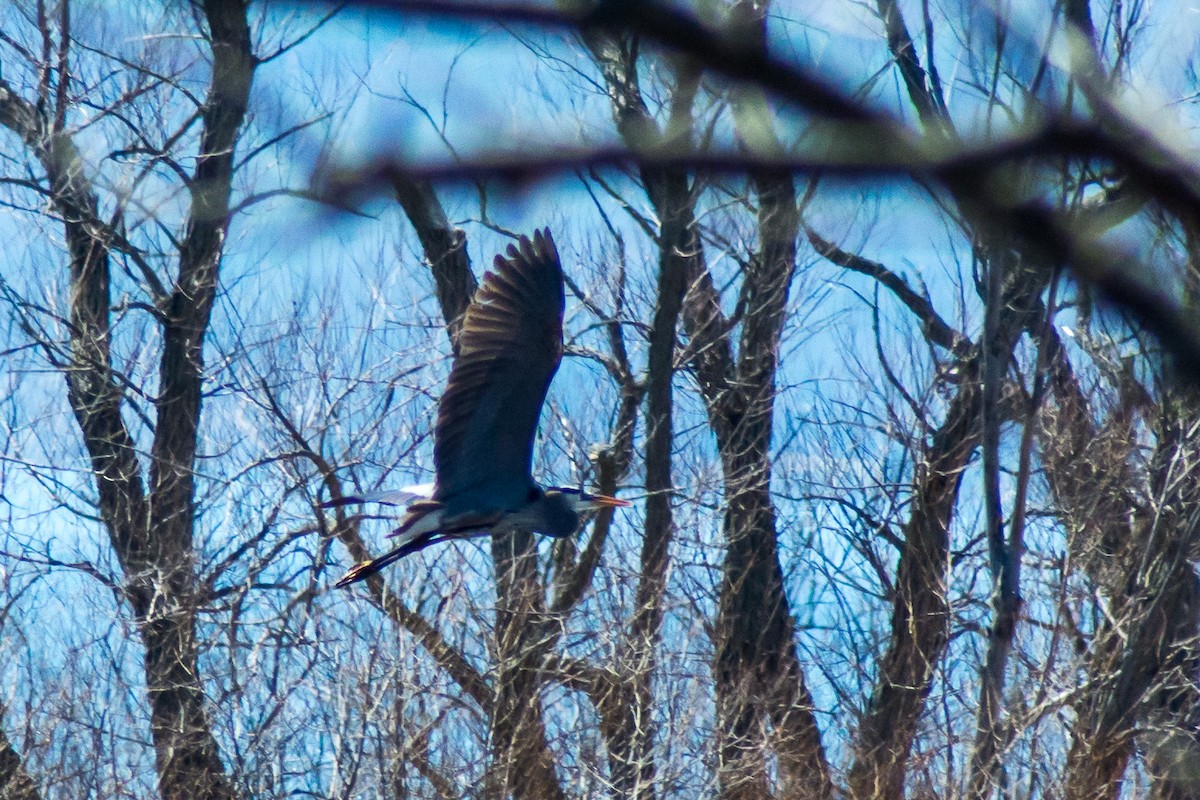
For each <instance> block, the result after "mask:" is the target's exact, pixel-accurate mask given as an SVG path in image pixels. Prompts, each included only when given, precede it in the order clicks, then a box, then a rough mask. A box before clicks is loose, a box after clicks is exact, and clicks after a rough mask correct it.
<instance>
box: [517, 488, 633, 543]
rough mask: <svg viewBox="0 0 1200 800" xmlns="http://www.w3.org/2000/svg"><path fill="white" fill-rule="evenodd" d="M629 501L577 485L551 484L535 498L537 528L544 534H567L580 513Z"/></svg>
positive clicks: (579, 521)
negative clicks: (573, 486) (581, 488)
mask: <svg viewBox="0 0 1200 800" xmlns="http://www.w3.org/2000/svg"><path fill="white" fill-rule="evenodd" d="M627 505H629V502H628V501H626V500H618V499H617V498H615V497H609V496H608V495H604V494H588V493H587V492H585V491H582V490H580V489H564V488H559V487H554V488H551V489H546V490H545V491H544V492H542V493H541V498H540V499H539V500H538V502H537V512H536V513H537V525H538V528H537V532H538V533H543V534H545V535H547V536H570V535H571V534H573V533H575V532H576V531H577V530H579V526H580V525H582V524H583V517H584V515H586V514H589V513H591V512H593V511H599V510H600V509H602V508H620V507H622V506H627Z"/></svg>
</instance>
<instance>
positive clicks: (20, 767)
mask: <svg viewBox="0 0 1200 800" xmlns="http://www.w3.org/2000/svg"><path fill="white" fill-rule="evenodd" d="M0 800H41V794H40V793H39V792H38V789H37V784H35V783H34V782H33V778H32V777H30V775H29V773H28V772H26V771H25V764H24V763H23V762H22V761H21V754H20V753H18V752H17V751H16V750H15V749H14V748H13V746H12V742H10V741H9V740H8V736H7V735H6V734H5V733H4V731H0Z"/></svg>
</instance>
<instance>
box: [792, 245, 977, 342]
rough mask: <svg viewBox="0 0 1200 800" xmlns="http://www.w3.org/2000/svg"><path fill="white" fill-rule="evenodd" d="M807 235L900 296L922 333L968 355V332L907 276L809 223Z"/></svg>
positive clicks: (833, 258) (828, 254)
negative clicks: (844, 245)
mask: <svg viewBox="0 0 1200 800" xmlns="http://www.w3.org/2000/svg"><path fill="white" fill-rule="evenodd" d="M804 232H805V235H806V236H807V237H808V241H809V243H810V244H811V245H812V246H813V249H814V250H816V251H817V255H820V256H822V257H823V258H826V259H828V260H829V261H830V262H831V263H833V264H837V265H838V266H839V267H845V268H846V269H849V270H853V271H854V272H857V273H859V274H860V275H866V276H867V277H869V278H874V279H875V280H876V281H878V282H879V284H880V285H881V286H883V287H884V288H885V289H887V290H888V291H890V292H891V293H892V294H893V295H895V296H896V299H898V300H899V301H900V302H901V303H903V304H904V306H905V307H906V308H907V309H908V310H909V311H910V312H912V314H913V316H914V317H916V319H917V322H919V323H920V325H921V333H922V334H923V335H924V336H925V338H926V339H928V340H929V341H930V342H932V343H933V344H935V345H937V346H938V347H941V348H943V349H945V350H948V351H950V352H951V353H953V354H954V355H956V356H958V357H959V358H963V357H965V356H967V355H968V353H969V351H970V348H971V342H970V340H969V339H967V337H966V336H964V335H963V334H961V333H960V332H958V331H957V330H955V329H954V328H953V327H951V326H950V324H949V323H947V322H946V321H945V320H944V319H943V318H942V317H941V315H940V314H938V313H937V309H935V308H934V307H933V304H932V303H930V302H929V300H928V298H926V297H923V296H922V295H919V294H917V293H916V292H915V291H913V289H912V287H910V286H909V285H908V282H907V281H905V280H904V278H903V277H901V276H900V275H897V274H896V273H895V272H892V271H891V270H890V269H888V268H887V267H886V266H884V265H883V264H881V263H879V262H878V261H872V260H871V259H869V258H864V257H863V256H860V255H857V254H855V253H851V252H849V251H848V250H843V249H842V248H840V247H838V246H837V245H835V244H834V243H833V242H831V241H829V240H828V239H825V238H824V237H822V236H821V235H820V234H819V233H817V232H816V231H814V230H813V229H812V228H810V227H808V226H807V225H806V226H805V227H804Z"/></svg>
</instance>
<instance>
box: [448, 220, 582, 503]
mask: <svg viewBox="0 0 1200 800" xmlns="http://www.w3.org/2000/svg"><path fill="white" fill-rule="evenodd" d="M563 306H564V298H563V278H562V265H561V264H560V263H559V260H558V251H557V250H556V249H555V246H554V240H553V239H552V238H551V237H550V231H549V230H543V231H539V232H537V233H535V234H534V236H533V241H530V240H529V239H528V238H527V237H524V236H522V237H521V239H520V242H519V243H518V245H517V246H513V245H509V246H508V256H507V257H506V258H505V257H501V256H496V262H495V267H494V270H493V271H491V272H488V273H487V274H486V275H484V278H483V283H482V284H481V285H480V287H479V289H478V291H476V293H475V298H474V300H473V301H472V303H471V306H470V308H468V309H467V313H466V318H465V319H464V321H463V327H462V332H461V333H460V334H459V339H458V357H457V358H456V359H455V360H454V365H453V367H452V368H451V370H450V380H449V382H448V383H447V385H446V392H445V394H443V395H442V401H441V404H440V405H439V406H438V419H437V428H436V432H435V444H434V464H435V467H436V469H437V488H436V490H435V492H434V499H435V500H439V501H442V502H444V503H445V504H446V505H447V507H448V510H449V511H450V512H451V513H458V512H459V511H460V510H464V509H490V508H516V507H519V506H520V505H521V504H523V503H524V502H526V500H527V498H528V494H529V490H530V488H531V487H532V486H533V479H532V478H531V477H530V467H531V462H532V460H533V439H534V434H535V433H536V430H537V424H538V417H539V416H541V411H542V404H543V403H544V402H545V400H546V390H547V389H548V388H549V386H550V380H551V378H553V377H554V372H555V370H557V369H558V363H559V361H560V360H561V359H562V317H563Z"/></svg>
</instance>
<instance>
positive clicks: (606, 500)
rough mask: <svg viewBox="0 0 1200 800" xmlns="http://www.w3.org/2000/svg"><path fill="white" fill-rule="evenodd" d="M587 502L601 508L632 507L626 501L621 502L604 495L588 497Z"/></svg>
mask: <svg viewBox="0 0 1200 800" xmlns="http://www.w3.org/2000/svg"><path fill="white" fill-rule="evenodd" d="M588 502H589V503H592V504H593V505H597V506H601V507H602V508H628V507H629V506H631V505H633V503H630V502H629V501H628V500H621V499H618V498H616V497H609V496H608V495H606V494H593V495H590V496H589V497H588Z"/></svg>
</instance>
